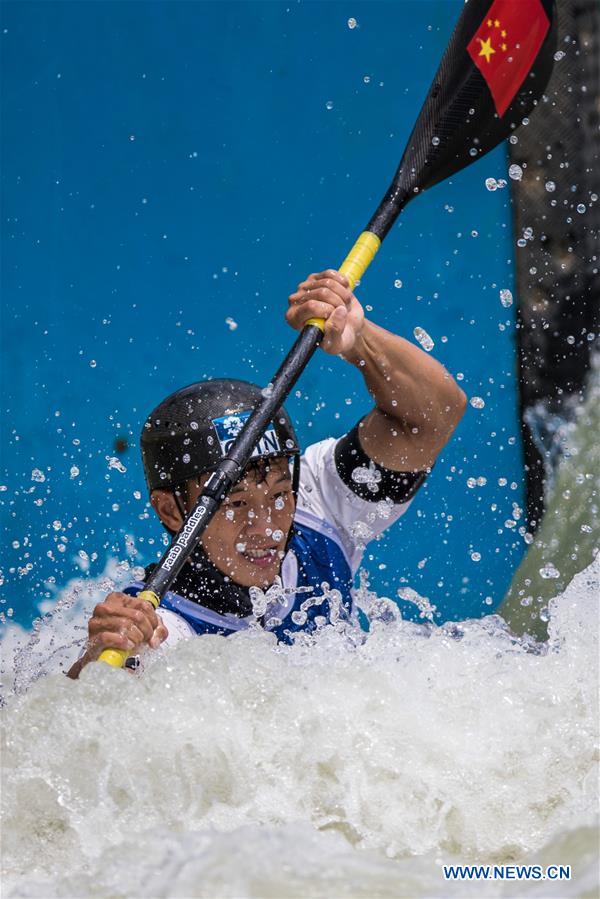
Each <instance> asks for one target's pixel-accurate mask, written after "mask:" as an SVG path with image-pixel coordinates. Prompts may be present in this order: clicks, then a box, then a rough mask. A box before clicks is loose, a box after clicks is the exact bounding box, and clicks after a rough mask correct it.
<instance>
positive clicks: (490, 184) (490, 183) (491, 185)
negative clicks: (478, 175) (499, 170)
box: [485, 178, 498, 190]
mask: <svg viewBox="0 0 600 899" xmlns="http://www.w3.org/2000/svg"><path fill="white" fill-rule="evenodd" d="M485 186H486V187H487V189H488V190H498V182H497V181H496V179H495V178H486V179H485Z"/></svg>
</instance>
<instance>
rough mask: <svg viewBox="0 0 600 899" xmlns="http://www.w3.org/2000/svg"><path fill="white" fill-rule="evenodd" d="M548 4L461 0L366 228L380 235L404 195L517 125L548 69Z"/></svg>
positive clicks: (551, 18)
mask: <svg viewBox="0 0 600 899" xmlns="http://www.w3.org/2000/svg"><path fill="white" fill-rule="evenodd" d="M554 7H555V4H554V0H468V2H467V4H466V6H465V8H464V10H463V12H462V13H461V16H460V18H459V20H458V22H457V24H456V28H455V29H454V33H453V35H452V37H451V39H450V42H449V44H448V46H447V48H446V50H445V52H444V56H443V57H442V61H441V63H440V67H439V69H438V71H437V74H436V76H435V78H434V80H433V83H432V85H431V88H430V90H429V93H428V95H427V98H426V99H425V103H424V104H423V107H422V109H421V112H420V113H419V117H418V119H417V122H416V124H415V127H414V129H413V131H412V134H411V136H410V138H409V140H408V144H407V147H406V150H405V151H404V156H403V157H402V161H401V162H400V166H399V167H398V171H397V172H396V175H395V177H394V180H393V182H392V184H391V185H390V187H389V189H388V191H387V193H386V195H385V197H384V199H383V201H382V203H381V205H380V207H379V209H378V210H377V212H376V213H375V215H374V216H373V218H372V219H371V222H370V223H369V225H368V226H367V230H369V231H372V232H373V233H374V234H376V235H377V236H378V237H379V238H380V239H383V237H385V235H386V234H387V232H388V231H389V229H390V227H391V226H392V224H393V223H394V221H395V219H396V216H397V215H398V213H399V212H400V209H401V208H402V207H403V206H405V205H406V203H407V202H408V201H409V200H410V199H412V197H414V196H415V195H416V194H417V193H420V192H421V191H423V190H425V189H426V188H428V187H432V186H433V185H434V184H437V183H438V182H439V181H443V180H444V179H445V178H448V177H450V176H451V175H453V174H455V173H456V172H458V171H460V170H461V169H463V168H465V167H466V166H467V165H470V164H471V163H472V162H474V161H475V160H476V159H478V158H479V157H480V156H483V155H484V153H488V152H489V151H490V150H492V149H493V148H494V147H496V146H497V145H498V144H499V143H500V142H501V141H502V140H504V139H505V138H506V137H507V136H508V135H509V134H510V132H511V131H512V130H514V128H516V127H517V126H518V125H520V124H521V122H522V120H523V118H524V117H525V116H527V115H528V113H529V112H531V110H532V109H533V107H534V105H535V103H536V102H537V100H538V99H539V97H540V96H541V95H542V92H543V90H544V88H545V87H546V85H547V83H548V80H549V78H550V73H551V71H552V64H553V59H554V51H555V47H556V13H555V8H554Z"/></svg>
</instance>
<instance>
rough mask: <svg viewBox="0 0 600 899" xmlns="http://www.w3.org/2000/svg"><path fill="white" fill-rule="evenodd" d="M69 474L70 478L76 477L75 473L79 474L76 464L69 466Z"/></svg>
mask: <svg viewBox="0 0 600 899" xmlns="http://www.w3.org/2000/svg"><path fill="white" fill-rule="evenodd" d="M69 474H70V475H71V478H76V477H77V475H78V474H79V469H78V468H77V466H76V465H72V466H71V470H70V472H69Z"/></svg>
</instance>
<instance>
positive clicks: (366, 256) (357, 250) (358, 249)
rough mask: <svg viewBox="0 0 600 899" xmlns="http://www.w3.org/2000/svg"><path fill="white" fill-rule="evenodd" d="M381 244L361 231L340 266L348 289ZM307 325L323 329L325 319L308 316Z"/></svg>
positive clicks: (358, 277)
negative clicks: (346, 280) (346, 279)
mask: <svg viewBox="0 0 600 899" xmlns="http://www.w3.org/2000/svg"><path fill="white" fill-rule="evenodd" d="M380 246H381V241H380V239H379V238H378V237H377V235H376V234H373V233H372V232H371V231H363V232H362V234H361V235H360V237H359V238H358V240H357V241H356V243H355V244H354V246H353V247H352V249H351V250H350V252H349V253H348V255H347V256H346V258H345V259H344V261H343V262H342V264H341V266H340V269H339V270H340V272H341V273H342V275H346V277H347V278H348V281H349V282H350V289H351V290H354V288H355V286H356V285H357V284H358V282H359V281H360V279H361V278H362V276H363V275H364V273H365V272H366V270H367V269H368V267H369V266H370V265H371V263H372V262H373V259H374V258H375V253H376V252H377V250H378V249H379V247H380ZM306 324H307V325H316V326H317V328H320V329H321V331H324V330H325V320H324V319H322V318H309V319H308V321H307V322H306Z"/></svg>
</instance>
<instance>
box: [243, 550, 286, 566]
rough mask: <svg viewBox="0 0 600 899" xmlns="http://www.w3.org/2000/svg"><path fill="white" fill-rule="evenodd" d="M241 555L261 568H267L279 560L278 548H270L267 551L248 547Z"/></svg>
mask: <svg viewBox="0 0 600 899" xmlns="http://www.w3.org/2000/svg"><path fill="white" fill-rule="evenodd" d="M241 555H242V556H244V558H245V559H248V561H249V562H252V564H253V565H258V566H259V567H260V568H267V567H268V566H269V565H272V564H273V562H274V561H275V560H276V559H277V558H278V555H277V549H276V547H269V548H267V549H250V548H249V547H246V548H245V549H244V550H242V553H241Z"/></svg>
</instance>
